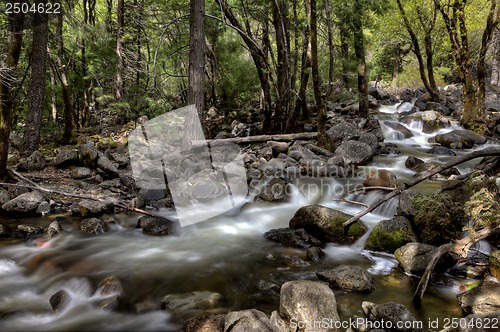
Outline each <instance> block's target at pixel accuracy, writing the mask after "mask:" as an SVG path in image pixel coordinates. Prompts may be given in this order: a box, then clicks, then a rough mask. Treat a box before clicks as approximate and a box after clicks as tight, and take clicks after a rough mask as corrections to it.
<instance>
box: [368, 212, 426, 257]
mask: <svg viewBox="0 0 500 332" xmlns="http://www.w3.org/2000/svg"><path fill="white" fill-rule="evenodd" d="M417 240H418V239H417V236H416V235H415V233H414V232H413V229H412V227H411V222H410V221H409V220H408V219H407V218H406V217H403V216H396V217H394V218H392V219H390V220H382V221H381V222H379V223H378V224H377V225H375V226H374V227H373V230H372V231H371V233H370V235H368V238H367V239H366V242H365V249H367V250H372V251H382V252H388V253H391V254H392V253H394V251H396V249H398V248H400V247H402V246H404V245H405V244H407V243H411V242H417Z"/></svg>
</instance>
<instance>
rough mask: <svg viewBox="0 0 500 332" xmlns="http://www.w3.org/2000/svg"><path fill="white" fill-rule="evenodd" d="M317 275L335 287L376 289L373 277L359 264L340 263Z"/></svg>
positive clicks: (360, 289)
mask: <svg viewBox="0 0 500 332" xmlns="http://www.w3.org/2000/svg"><path fill="white" fill-rule="evenodd" d="M316 275H317V276H318V278H319V279H320V280H323V281H326V282H327V283H328V284H329V285H330V287H331V288H334V289H335V288H343V289H349V290H353V291H358V292H366V293H369V292H372V291H374V290H375V281H374V280H373V277H372V276H371V275H370V274H369V273H368V272H366V270H365V269H363V268H361V267H359V266H351V265H340V266H338V267H336V268H334V269H331V270H325V271H321V272H316Z"/></svg>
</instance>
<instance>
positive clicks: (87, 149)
mask: <svg viewBox="0 0 500 332" xmlns="http://www.w3.org/2000/svg"><path fill="white" fill-rule="evenodd" d="M98 156H99V152H98V151H97V148H96V147H95V146H94V145H93V144H91V143H86V144H82V145H79V146H78V161H79V162H80V163H81V164H82V165H83V166H85V167H88V168H92V169H94V168H95V167H96V166H97V157H98Z"/></svg>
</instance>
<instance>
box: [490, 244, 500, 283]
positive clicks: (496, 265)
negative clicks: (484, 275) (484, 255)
mask: <svg viewBox="0 0 500 332" xmlns="http://www.w3.org/2000/svg"><path fill="white" fill-rule="evenodd" d="M490 273H491V275H492V276H494V277H495V278H497V279H498V280H500V250H496V251H493V252H492V253H491V254H490Z"/></svg>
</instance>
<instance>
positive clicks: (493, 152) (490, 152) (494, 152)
mask: <svg viewBox="0 0 500 332" xmlns="http://www.w3.org/2000/svg"><path fill="white" fill-rule="evenodd" d="M486 156H500V149H499V148H486V149H484V150H480V151H474V152H471V153H469V154H467V155H465V156H462V157H460V158H457V159H455V160H452V161H450V162H448V163H446V164H444V165H441V166H438V167H435V168H433V169H431V170H429V171H427V172H425V173H424V174H422V175H421V176H419V177H418V178H416V179H415V180H413V181H411V182H409V183H404V184H402V185H401V186H399V187H397V188H396V189H394V190H393V191H391V192H390V193H388V194H387V195H385V196H384V197H383V198H381V199H379V200H378V201H376V202H375V203H373V204H371V205H370V206H369V207H367V208H366V209H364V210H362V211H360V212H358V213H357V214H356V215H354V216H353V217H352V218H350V219H349V220H347V221H346V222H344V223H343V224H342V226H344V229H345V230H347V229H349V227H350V226H351V225H352V224H354V223H355V222H356V221H358V220H359V218H361V217H362V216H364V215H366V214H368V213H370V212H372V211H373V210H375V209H376V208H377V207H379V206H380V205H382V204H383V203H385V202H387V201H388V200H390V199H391V198H393V197H396V196H398V195H399V194H401V193H402V192H403V191H405V190H406V189H409V188H411V187H413V186H415V185H417V184H419V183H420V182H422V181H424V180H427V179H428V178H430V177H431V176H433V175H436V174H438V173H441V172H442V171H444V170H447V169H449V168H452V167H454V166H457V165H460V164H462V163H464V162H466V161H469V160H472V159H476V158H480V157H486Z"/></svg>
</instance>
